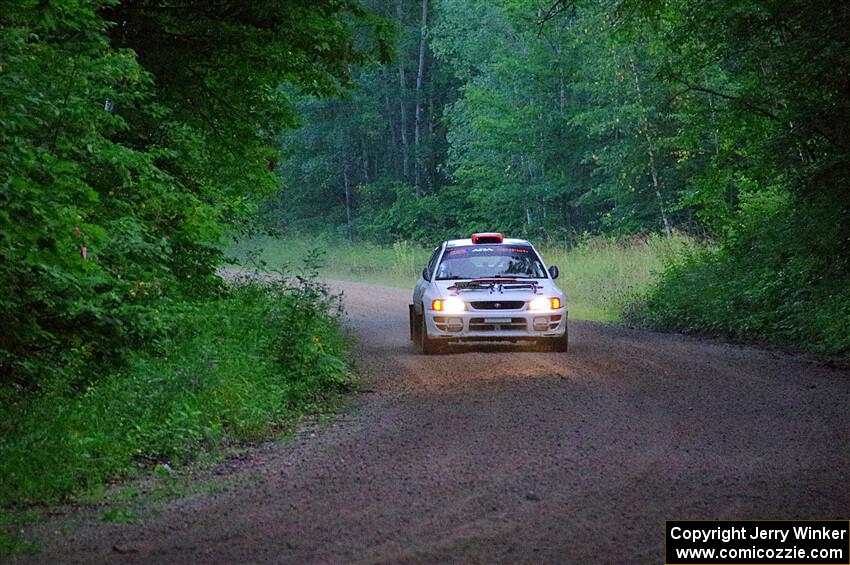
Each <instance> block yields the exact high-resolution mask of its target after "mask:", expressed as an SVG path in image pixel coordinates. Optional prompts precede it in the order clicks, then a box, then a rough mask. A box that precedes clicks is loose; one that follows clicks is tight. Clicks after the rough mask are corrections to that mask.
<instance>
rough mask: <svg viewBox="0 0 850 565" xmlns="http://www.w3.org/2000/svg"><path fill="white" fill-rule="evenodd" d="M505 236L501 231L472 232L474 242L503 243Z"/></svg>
mask: <svg viewBox="0 0 850 565" xmlns="http://www.w3.org/2000/svg"><path fill="white" fill-rule="evenodd" d="M504 240H505V236H504V235H502V234H500V233H493V232H487V233H474V234H472V243H502V242H503V241H504Z"/></svg>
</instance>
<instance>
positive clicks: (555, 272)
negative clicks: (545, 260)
mask: <svg viewBox="0 0 850 565" xmlns="http://www.w3.org/2000/svg"><path fill="white" fill-rule="evenodd" d="M560 274H561V271H560V269H558V267H557V265H549V276H550V277H552V278H553V279H557V278H558V275H560Z"/></svg>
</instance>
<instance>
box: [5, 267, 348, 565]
mask: <svg viewBox="0 0 850 565" xmlns="http://www.w3.org/2000/svg"><path fill="white" fill-rule="evenodd" d="M340 312H341V305H340V304H339V301H338V299H337V297H334V296H331V295H330V294H328V292H327V291H326V290H325V289H324V287H323V286H321V285H319V284H318V283H316V282H315V280H313V279H310V278H309V277H307V278H306V279H304V280H303V281H302V282H301V283H300V284H299V285H298V286H297V287H293V286H288V283H282V282H281V283H268V284H262V285H260V284H257V283H252V282H247V281H243V282H241V283H237V284H235V285H234V286H233V287H232V288H230V289H228V290H226V291H225V292H224V293H223V295H222V296H221V297H219V298H215V299H209V300H205V301H199V302H191V303H180V304H173V305H171V306H170V307H169V308H168V309H167V311H166V312H163V316H167V317H168V321H169V324H170V326H171V328H172V330H171V332H170V333H169V334H168V335H167V336H166V337H164V338H163V339H161V340H160V341H159V342H158V343H155V344H151V345H150V347H149V348H147V349H146V350H144V351H139V352H135V353H133V354H132V355H131V356H130V360H129V363H128V364H127V365H126V366H124V367H122V368H119V369H113V370H112V371H111V372H108V373H107V374H104V375H92V377H91V378H90V382H89V383H87V384H86V385H85V386H84V388H83V390H74V391H69V390H64V389H56V390H43V391H40V392H39V393H37V394H36V393H33V392H29V393H19V394H17V395H12V394H11V393H9V392H8V391H6V392H5V393H4V396H3V397H0V410H2V412H3V421H2V422H0V431H2V435H0V513H2V516H0V555H3V554H8V553H21V552H28V551H31V550H32V547H31V544H28V542H26V541H23V540H20V539H18V538H17V537H16V536H15V532H16V531H17V528H19V527H20V525H21V524H22V522H24V521H26V520H29V517H30V514H31V512H33V511H36V512H38V511H39V510H41V509H44V508H46V507H47V505H50V504H55V503H60V502H68V501H74V500H80V501H83V502H84V501H85V497H86V496H87V495H86V493H94V494H92V495H89V496H94V497H95V498H96V497H97V496H98V495H97V494H96V493H97V492H102V491H103V489H104V485H107V484H112V483H114V482H115V481H118V480H121V479H125V478H128V477H133V476H140V475H144V474H149V473H151V471H153V473H154V474H155V475H158V476H159V475H161V476H163V477H166V478H167V476H168V475H170V473H171V472H172V469H175V468H178V467H180V466H182V465H185V464H186V463H188V462H190V461H194V460H198V459H199V458H204V457H210V455H209V454H211V453H215V452H216V451H220V450H221V448H222V447H225V446H227V445H228V444H229V443H232V442H234V441H257V440H261V439H266V438H270V437H274V436H276V435H279V434H280V433H283V432H285V431H288V430H290V429H292V426H293V424H294V423H295V422H297V421H298V419H299V418H300V417H301V416H302V415H304V414H307V413H321V412H323V411H327V410H328V409H330V408H331V407H332V406H333V404H334V403H335V402H336V400H337V399H338V398H339V396H340V393H341V392H342V391H344V390H346V389H347V388H348V387H349V386H350V385H351V377H350V374H349V372H348V368H347V363H346V357H347V351H348V348H349V345H350V344H349V340H348V338H347V337H346V336H345V335H344V334H343V332H342V330H341V326H340V324H339V320H338V315H339V313H340ZM160 482H163V483H164V484H168V481H167V480H164V479H163V481H160ZM160 490H161V489H160ZM131 494H132V493H131ZM166 495H168V493H166ZM102 518H103V519H104V520H105V521H110V522H125V521H130V520H132V519H133V514H132V512H130V511H129V510H126V509H121V508H118V509H111V510H107V511H105V512H104V513H103V514H102Z"/></svg>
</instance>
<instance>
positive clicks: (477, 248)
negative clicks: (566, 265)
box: [409, 233, 568, 354]
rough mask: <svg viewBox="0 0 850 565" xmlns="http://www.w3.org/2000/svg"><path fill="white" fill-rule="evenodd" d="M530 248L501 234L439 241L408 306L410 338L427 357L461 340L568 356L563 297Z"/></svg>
mask: <svg viewBox="0 0 850 565" xmlns="http://www.w3.org/2000/svg"><path fill="white" fill-rule="evenodd" d="M556 278H558V267H556V266H554V265H553V266H551V267H549V268H548V269H547V268H546V266H545V265H544V264H543V261H542V260H541V259H540V255H539V254H538V253H537V250H536V249H534V246H533V245H531V244H530V243H529V242H527V241H525V240H522V239H505V238H504V236H502V234H500V233H476V234H472V237H471V238H469V239H452V240H449V241H444V242H443V243H441V244H440V246H439V247H437V248H436V249H435V250H434V252H433V253H432V254H431V259H430V260H429V261H428V265H427V266H426V267H425V268H424V269H423V270H422V276H421V277H420V278H419V280H418V281H417V282H416V288H415V289H414V290H413V304H411V305H410V306H409V316H410V339H411V340H413V341H414V343H415V344H416V345H417V347H418V348H419V349H420V350H421V351H422V352H423V353H426V354H429V353H435V352H437V351H438V350H439V346H440V345H442V344H444V343H449V342H461V341H512V342H515V341H526V340H533V341H537V342H539V343H544V344H546V345H547V346H548V347H549V348H550V349H551V350H553V351H566V350H567V344H568V334H567V299H566V296H565V295H564V293H563V292H561V290H560V289H559V288H558V287H557V286H555V282H554V281H555V279H556Z"/></svg>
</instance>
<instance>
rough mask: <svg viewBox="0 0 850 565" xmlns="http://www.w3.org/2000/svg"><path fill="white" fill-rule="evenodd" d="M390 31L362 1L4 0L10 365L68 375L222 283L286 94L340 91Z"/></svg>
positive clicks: (2, 140) (1, 45) (2, 226)
mask: <svg viewBox="0 0 850 565" xmlns="http://www.w3.org/2000/svg"><path fill="white" fill-rule="evenodd" d="M389 32H390V30H389V28H387V26H386V25H385V24H384V23H382V22H381V21H379V20H377V19H375V18H374V17H372V16H370V15H368V14H366V13H365V12H363V11H362V10H361V9H360V8H359V7H358V6H357V5H356V4H355V3H354V2H350V1H347V0H319V1H315V0H310V1H307V0H303V1H297V0H291V1H287V2H279V1H274V2H273V1H266V2H237V1H233V2H227V1H215V2H208V1H191V0H182V1H177V2H170V1H169V2H164V1H153V0H151V1H144V0H142V1H123V2H120V1H117V0H70V1H64V2H40V1H37V0H28V1H23V2H22V1H18V0H0V100H2V104H0V324H2V326H3V332H2V334H0V377H2V378H3V379H4V380H6V381H9V382H14V383H16V384H17V385H23V386H29V385H31V384H32V383H33V382H34V381H35V380H36V379H37V380H39V381H40V382H45V383H46V382H52V380H51V379H50V376H51V374H56V375H62V376H63V378H62V379H57V380H56V382H61V383H62V386H67V385H68V384H69V381H68V380H67V378H65V377H67V375H69V374H78V373H79V371H77V369H78V368H79V367H81V366H83V365H84V364H86V363H89V362H90V361H91V360H93V359H98V358H111V357H114V356H116V355H118V354H120V351H122V349H123V348H125V347H127V346H128V345H132V344H133V343H138V342H139V341H141V340H146V339H150V338H152V337H154V336H156V335H158V334H159V332H161V330H162V327H161V322H160V316H159V310H160V309H161V308H162V307H163V306H164V305H166V304H167V303H168V301H169V300H174V299H178V298H180V297H181V296H186V295H190V294H208V293H209V292H211V291H213V290H214V289H215V286H216V284H217V281H218V278H217V277H215V276H214V272H215V269H216V268H217V266H218V265H219V264H220V257H221V249H220V246H221V243H222V236H223V234H224V233H225V231H226V230H229V229H232V226H234V225H239V224H240V223H243V222H244V221H245V220H246V219H248V218H250V217H251V216H252V214H253V213H254V211H255V210H256V209H257V206H258V205H259V204H260V203H261V202H263V201H264V200H265V198H267V197H268V196H269V195H270V194H272V193H274V191H275V190H276V189H277V188H278V186H279V181H278V178H277V177H276V176H275V175H274V173H273V169H274V164H275V161H276V159H277V149H276V148H275V147H274V144H273V143H272V141H273V139H274V138H275V137H276V135H277V133H278V132H279V131H280V130H281V129H285V128H288V127H292V126H294V125H296V124H297V121H298V120H297V117H296V114H295V112H294V109H293V105H292V104H291V103H290V102H289V98H290V95H289V94H287V93H288V92H291V91H293V90H292V89H294V91H297V92H304V93H310V94H312V95H319V96H324V95H332V94H336V93H338V92H340V91H341V90H343V89H345V88H346V87H347V86H348V85H349V84H350V80H351V79H350V75H349V70H348V69H349V67H348V66H349V65H350V64H355V63H364V62H366V61H367V60H369V59H370V58H372V57H384V56H386V54H387V50H386V45H387V38H388V34H389ZM288 89H289V90H288ZM71 384H72V385H74V384H76V383H73V382H71Z"/></svg>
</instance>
